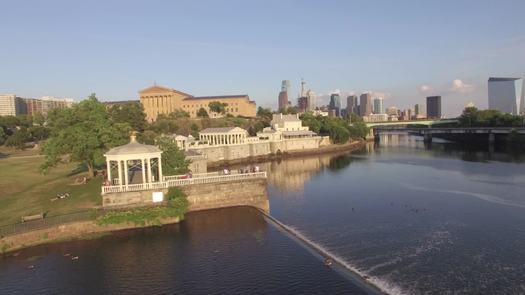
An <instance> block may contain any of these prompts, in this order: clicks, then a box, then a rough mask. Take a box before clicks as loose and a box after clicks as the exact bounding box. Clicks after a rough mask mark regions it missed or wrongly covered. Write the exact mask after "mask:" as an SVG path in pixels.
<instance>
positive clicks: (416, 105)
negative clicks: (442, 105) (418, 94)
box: [414, 103, 421, 118]
mask: <svg viewBox="0 0 525 295" xmlns="http://www.w3.org/2000/svg"><path fill="white" fill-rule="evenodd" d="M419 108H420V106H419V104H418V103H416V104H415V105H414V116H416V118H417V116H419V115H421V110H420V109H419Z"/></svg>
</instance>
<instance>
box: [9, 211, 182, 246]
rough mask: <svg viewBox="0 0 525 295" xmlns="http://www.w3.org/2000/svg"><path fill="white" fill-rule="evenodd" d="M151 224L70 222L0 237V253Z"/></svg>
mask: <svg viewBox="0 0 525 295" xmlns="http://www.w3.org/2000/svg"><path fill="white" fill-rule="evenodd" d="M179 221H180V219H179V218H166V219H162V220H159V222H160V224H171V223H178V222H179ZM153 225H158V223H155V224H147V223H146V224H144V225H139V224H134V223H125V224H108V225H99V224H98V223H97V221H95V220H92V221H81V222H72V223H67V224H62V225H57V226H53V227H50V228H46V229H39V230H34V231H30V232H25V233H20V234H16V235H12V236H7V237H3V238H1V239H0V253H2V252H12V251H17V250H20V249H22V248H27V247H31V246H36V245H40V244H46V243H54V242H63V241H70V240H82V239H89V238H90V237H97V236H99V235H102V234H104V233H107V232H111V231H117V230H124V229H132V228H141V227H148V226H153Z"/></svg>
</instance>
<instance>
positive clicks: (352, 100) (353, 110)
mask: <svg viewBox="0 0 525 295" xmlns="http://www.w3.org/2000/svg"><path fill="white" fill-rule="evenodd" d="M357 107H358V103H357V96H355V95H349V96H348V97H347V98H346V113H347V114H348V115H349V116H350V115H351V114H356V115H359V109H358V108H357Z"/></svg>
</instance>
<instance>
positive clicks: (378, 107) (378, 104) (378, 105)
mask: <svg viewBox="0 0 525 295" xmlns="http://www.w3.org/2000/svg"><path fill="white" fill-rule="evenodd" d="M384 113H385V109H384V108H383V98H382V97H376V98H374V114H384Z"/></svg>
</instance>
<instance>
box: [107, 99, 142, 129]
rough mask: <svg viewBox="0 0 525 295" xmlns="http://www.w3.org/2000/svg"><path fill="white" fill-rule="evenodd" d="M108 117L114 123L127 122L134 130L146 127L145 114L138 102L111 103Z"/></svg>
mask: <svg viewBox="0 0 525 295" xmlns="http://www.w3.org/2000/svg"><path fill="white" fill-rule="evenodd" d="M108 113H109V117H110V118H111V120H112V121H113V122H115V123H128V124H129V126H131V129H133V130H134V131H139V132H142V131H144V129H145V128H146V125H147V122H146V114H145V113H144V107H143V106H142V104H141V103H139V102H131V103H125V104H121V105H113V106H112V107H110V108H109V110H108Z"/></svg>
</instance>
